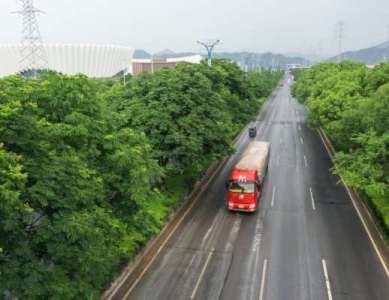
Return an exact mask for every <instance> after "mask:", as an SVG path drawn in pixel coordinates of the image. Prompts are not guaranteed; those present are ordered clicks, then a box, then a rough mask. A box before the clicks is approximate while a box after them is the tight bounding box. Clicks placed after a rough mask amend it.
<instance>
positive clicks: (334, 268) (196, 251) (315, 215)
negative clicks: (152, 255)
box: [114, 79, 389, 300]
mask: <svg viewBox="0 0 389 300" xmlns="http://www.w3.org/2000/svg"><path fill="white" fill-rule="evenodd" d="M288 82H289V80H288V79H286V80H285V84H284V86H283V87H282V88H281V89H280V90H279V91H278V93H277V95H276V97H275V98H274V99H272V100H270V101H268V102H267V103H266V105H265V106H264V108H263V110H262V113H261V115H260V116H258V125H259V131H258V137H257V139H258V140H268V141H270V142H271V143H272V149H271V160H270V168H269V176H268V177H267V179H266V182H265V185H264V193H263V197H262V200H261V205H260V210H259V211H258V212H257V213H255V214H251V215H250V214H244V213H230V212H228V211H226V209H225V196H226V190H225V181H226V180H227V178H228V175H229V172H230V170H231V168H232V166H233V165H234V164H235V162H236V161H237V159H238V158H239V155H240V154H241V153H242V151H243V150H244V148H245V146H246V145H247V143H248V138H247V136H246V135H244V136H242V138H241V139H240V141H239V143H238V146H237V153H236V154H235V155H234V156H232V157H231V159H230V160H229V161H228V163H227V164H226V166H225V167H224V168H223V169H222V170H221V171H220V173H219V174H218V176H216V177H215V179H214V180H213V182H212V183H211V184H210V186H209V188H208V189H207V190H206V191H205V193H204V194H203V195H202V196H201V197H202V198H201V199H200V201H198V203H197V204H196V205H195V207H194V209H193V210H192V211H191V212H190V213H189V214H188V215H187V217H186V218H185V220H184V221H183V222H182V224H181V226H180V227H179V228H178V230H177V231H176V232H175V234H174V235H173V237H172V238H171V240H170V241H169V242H168V244H167V246H166V247H165V248H164V249H163V250H162V251H161V252H160V254H159V256H158V257H157V258H156V260H155V261H154V262H153V264H152V265H151V267H150V268H149V270H148V271H147V272H146V273H145V275H144V276H143V277H142V279H141V280H140V281H139V283H138V284H137V285H136V287H135V288H134V289H133V290H132V291H131V292H130V293H128V294H127V296H128V299H147V300H149V299H233V300H236V299H256V300H264V299H268V300H273V299H276V300H278V299H279V300H285V299H288V300H289V299H291V300H292V299H296V300H302V299H312V300H316V299H319V300H320V299H334V300H337V299H382V300H387V299H389V280H388V278H387V276H386V274H385V273H384V270H383V268H382V266H381V265H380V262H379V260H378V257H377V256H376V253H375V252H374V249H373V247H372V245H371V244H370V242H369V240H368V237H367V235H366V233H365V231H364V229H363V227H362V224H361V222H360V220H359V219H358V216H357V214H356V212H355V211H354V208H353V207H352V205H351V201H350V199H349V198H348V196H347V194H346V191H345V190H344V188H343V187H342V186H341V185H338V184H337V178H336V177H334V176H332V175H331V172H330V171H329V169H330V168H331V162H330V159H329V157H328V154H327V153H326V152H325V148H324V146H323V145H322V143H321V141H320V138H319V136H318V135H317V134H316V133H315V132H314V131H312V130H310V129H309V128H308V127H307V126H306V119H305V111H304V108H303V107H302V106H301V105H299V104H297V103H296V101H295V100H294V99H292V97H291V96H290V92H289V83H288ZM114 299H116V298H114ZM117 299H119V298H117Z"/></svg>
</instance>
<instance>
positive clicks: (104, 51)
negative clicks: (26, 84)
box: [0, 44, 134, 78]
mask: <svg viewBox="0 0 389 300" xmlns="http://www.w3.org/2000/svg"><path fill="white" fill-rule="evenodd" d="M21 47H22V46H21V45H20V44H13V45H12V44H7V45H0V77H4V76H7V75H12V74H17V73H20V72H22V71H25V70H23V67H22V64H21V61H22V58H21V54H20V53H21ZM43 49H44V52H45V54H46V57H47V64H48V65H47V67H48V69H49V70H54V71H57V72H61V73H63V74H68V75H74V74H80V73H81V74H85V75H87V76H89V77H93V78H105V77H113V76H115V75H117V74H119V73H123V71H124V72H128V71H129V70H130V69H131V61H132V56H133V54H134V49H133V48H131V47H123V46H115V45H93V44H43Z"/></svg>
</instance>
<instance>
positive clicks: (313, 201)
mask: <svg viewBox="0 0 389 300" xmlns="http://www.w3.org/2000/svg"><path fill="white" fill-rule="evenodd" d="M309 194H310V195H311V202H312V208H313V210H316V204H315V198H313V192H312V188H311V187H310V188H309Z"/></svg>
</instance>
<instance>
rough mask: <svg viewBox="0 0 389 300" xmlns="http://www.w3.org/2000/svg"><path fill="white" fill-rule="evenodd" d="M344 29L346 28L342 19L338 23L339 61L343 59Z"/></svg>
mask: <svg viewBox="0 0 389 300" xmlns="http://www.w3.org/2000/svg"><path fill="white" fill-rule="evenodd" d="M343 30H344V23H343V22H342V21H340V22H338V23H337V24H336V35H337V39H338V52H339V55H338V62H341V61H342V43H343V33H344V32H343Z"/></svg>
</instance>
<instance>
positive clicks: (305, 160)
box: [304, 155, 308, 168]
mask: <svg viewBox="0 0 389 300" xmlns="http://www.w3.org/2000/svg"><path fill="white" fill-rule="evenodd" d="M304 164H305V167H306V168H307V167H308V160H307V157H306V156H305V155H304Z"/></svg>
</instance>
